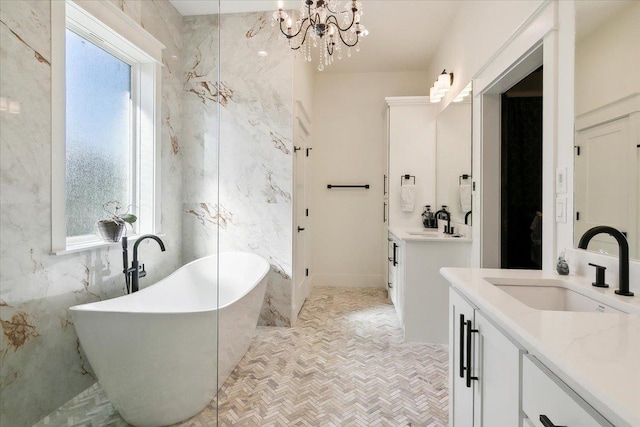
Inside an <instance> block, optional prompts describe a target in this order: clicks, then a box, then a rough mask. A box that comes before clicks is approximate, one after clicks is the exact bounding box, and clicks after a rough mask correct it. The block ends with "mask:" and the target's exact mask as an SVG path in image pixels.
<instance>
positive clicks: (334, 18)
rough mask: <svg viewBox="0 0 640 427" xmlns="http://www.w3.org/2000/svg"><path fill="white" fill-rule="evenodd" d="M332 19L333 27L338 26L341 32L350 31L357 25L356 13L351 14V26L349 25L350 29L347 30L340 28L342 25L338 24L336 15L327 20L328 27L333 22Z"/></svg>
mask: <svg viewBox="0 0 640 427" xmlns="http://www.w3.org/2000/svg"><path fill="white" fill-rule="evenodd" d="M331 18H333V25H335V26H336V28H337V29H338V30H340V31H349V30H350V29H351V27H353V24H355V22H356V15H355V13H351V24H349V26H348V27H346V28H340V24H339V23H338V18H337V17H336V15H330V16H329V17H328V18H327V25H328V23H329V21H331Z"/></svg>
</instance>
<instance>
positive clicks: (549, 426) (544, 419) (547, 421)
mask: <svg viewBox="0 0 640 427" xmlns="http://www.w3.org/2000/svg"><path fill="white" fill-rule="evenodd" d="M540 422H541V423H542V425H543V426H544V427H566V426H557V425H555V424H554V423H552V422H551V420H550V419H549V417H547V416H546V415H540Z"/></svg>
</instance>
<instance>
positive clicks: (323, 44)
mask: <svg viewBox="0 0 640 427" xmlns="http://www.w3.org/2000/svg"><path fill="white" fill-rule="evenodd" d="M283 7H284V5H283V2H282V1H281V0H280V1H278V10H277V11H276V12H274V13H273V19H274V21H273V22H272V23H271V25H273V24H274V23H275V22H276V21H277V22H278V25H279V26H280V31H281V32H282V34H283V35H284V36H285V37H286V39H287V41H288V42H289V47H290V48H291V49H292V50H294V51H296V52H301V53H302V57H303V59H304V60H305V61H309V62H311V45H312V44H313V47H317V46H318V45H320V63H319V65H318V70H319V71H322V70H324V67H325V66H329V65H331V63H332V62H333V59H334V54H335V56H337V57H338V59H342V48H343V46H342V45H343V44H344V45H345V46H346V47H347V56H348V57H351V48H352V47H355V49H356V52H359V51H360V45H359V42H360V40H361V39H362V38H364V37H366V35H367V34H369V31H367V29H366V28H365V27H364V25H362V24H361V23H360V18H361V17H362V15H363V14H364V12H363V11H362V3H360V2H359V1H358V0H348V1H346V2H345V5H344V7H343V10H342V11H341V10H339V5H338V1H337V0H302V6H301V8H300V15H299V18H298V19H296V20H295V26H294V23H293V20H292V18H291V16H289V14H287V12H285V11H284V10H283ZM341 21H342V23H341ZM285 26H286V29H285Z"/></svg>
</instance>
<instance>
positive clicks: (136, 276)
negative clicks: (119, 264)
mask: <svg viewBox="0 0 640 427" xmlns="http://www.w3.org/2000/svg"><path fill="white" fill-rule="evenodd" d="M146 239H153V240H155V241H156V242H158V245H160V250H162V252H164V251H165V248H164V243H163V242H162V240H161V239H160V238H159V237H158V236H155V235H153V234H144V235H142V236H140V237H138V240H136V242H135V243H134V244H133V261H132V262H131V268H127V265H128V263H129V261H128V249H129V248H128V244H127V238H126V237H123V238H122V261H123V263H124V270H123V273H124V275H125V280H126V283H127V292H131V293H133V292H138V289H139V283H140V278H141V277H144V276H146V275H147V271H146V270H145V269H144V264H142V269H140V263H139V261H138V245H139V244H140V243H141V242H142V241H143V240H146ZM129 285H131V289H129Z"/></svg>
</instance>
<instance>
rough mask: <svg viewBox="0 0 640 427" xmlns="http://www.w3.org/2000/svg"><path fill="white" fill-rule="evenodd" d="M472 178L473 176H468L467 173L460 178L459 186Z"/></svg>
mask: <svg viewBox="0 0 640 427" xmlns="http://www.w3.org/2000/svg"><path fill="white" fill-rule="evenodd" d="M470 178H471V175H467V174H466V173H465V174H463V175H460V177H459V178H458V184H462V181H463V180H467V179H470Z"/></svg>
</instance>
